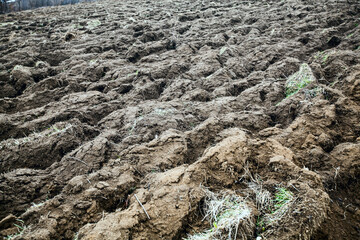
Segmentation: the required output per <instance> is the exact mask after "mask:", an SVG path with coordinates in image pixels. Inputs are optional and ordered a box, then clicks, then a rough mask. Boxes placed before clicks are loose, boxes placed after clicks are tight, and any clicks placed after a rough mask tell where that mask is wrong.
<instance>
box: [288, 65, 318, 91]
mask: <svg viewBox="0 0 360 240" xmlns="http://www.w3.org/2000/svg"><path fill="white" fill-rule="evenodd" d="M315 80H316V78H315V77H314V75H313V73H312V70H311V68H310V66H309V65H308V64H307V63H303V64H301V66H300V69H299V71H297V72H296V73H294V74H293V75H291V76H290V77H289V78H288V80H287V81H286V92H285V94H286V97H290V96H292V95H294V94H295V93H297V92H298V91H299V90H301V89H302V88H304V87H306V86H307V85H308V84H310V83H312V82H314V81H315Z"/></svg>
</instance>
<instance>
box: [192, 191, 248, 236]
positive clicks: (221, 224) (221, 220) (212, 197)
mask: <svg viewBox="0 0 360 240" xmlns="http://www.w3.org/2000/svg"><path fill="white" fill-rule="evenodd" d="M204 191H205V194H206V197H205V201H204V205H205V207H204V212H205V217H204V219H205V218H206V219H207V220H208V221H209V222H210V224H211V227H212V228H211V229H210V230H207V231H205V232H203V233H196V234H194V235H190V236H188V238H186V240H205V239H237V236H240V237H241V239H247V236H248V235H251V234H252V233H253V228H254V223H253V221H252V218H251V208H249V207H248V206H247V204H246V202H245V199H244V198H242V197H240V196H238V195H236V194H233V193H229V192H220V193H218V194H216V193H213V192H211V191H209V190H207V189H206V190H204Z"/></svg>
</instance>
